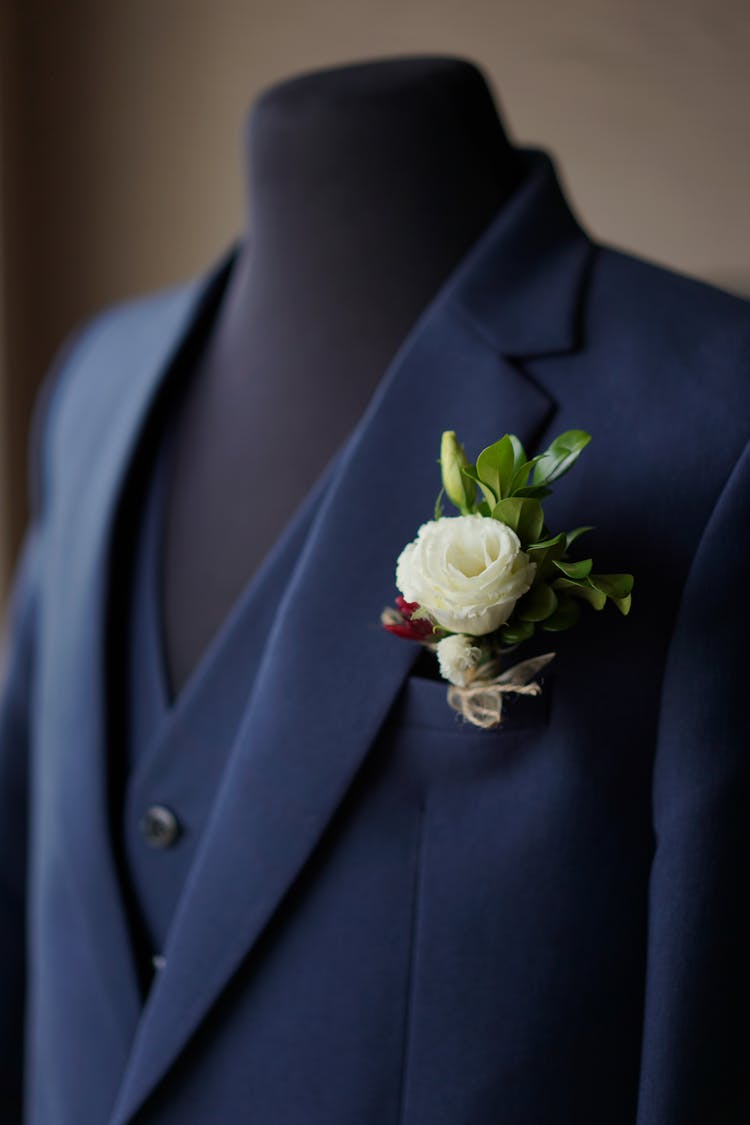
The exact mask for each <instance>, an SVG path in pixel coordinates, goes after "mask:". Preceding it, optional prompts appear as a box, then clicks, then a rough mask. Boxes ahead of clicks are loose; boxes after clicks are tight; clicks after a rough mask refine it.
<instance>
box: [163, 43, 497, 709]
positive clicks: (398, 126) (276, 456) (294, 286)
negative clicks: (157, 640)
mask: <svg viewBox="0 0 750 1125" xmlns="http://www.w3.org/2000/svg"><path fill="white" fill-rule="evenodd" d="M518 175H519V167H518V162H517V159H516V153H515V150H514V149H513V147H512V146H511V145H510V143H509V142H508V139H507V137H506V135H505V132H504V130H503V126H502V124H501V122H500V120H499V118H498V115H497V111H496V109H495V106H494V104H493V99H492V96H491V94H490V91H489V90H488V88H487V85H486V83H485V81H484V79H483V77H482V76H481V74H480V72H479V71H478V70H477V69H476V67H474V66H473V65H472V64H470V63H468V62H466V61H464V60H462V59H458V58H452V57H431V56H417V57H412V58H404V59H395V60H394V59H387V60H385V61H377V62H367V63H363V64H357V65H348V66H341V67H336V68H332V69H326V70H323V71H315V72H311V73H306V74H303V75H301V76H298V77H295V78H292V79H290V80H286V81H283V82H280V83H277V84H275V85H273V86H271V87H269V88H268V89H267V90H265V91H264V92H263V93H262V94H261V96H260V97H259V98H258V99H257V100H256V101H255V103H254V105H253V107H252V111H251V113H250V115H249V120H248V128H247V185H248V194H249V198H250V202H251V208H252V218H251V219H250V221H249V224H248V225H249V234H248V235H247V236H246V237H245V238H244V240H243V241H242V244H241V247H240V250H239V254H238V258H237V260H236V261H235V264H234V266H233V268H232V271H231V274H230V276H229V280H228V282H227V288H226V291H225V292H224V294H223V298H222V301H221V305H220V308H219V312H218V313H217V316H216V319H215V322H214V323H213V325H212V328H211V331H210V332H209V334H208V337H207V339H206V341H205V345H204V346H203V348H202V349H201V350H200V351H199V352H198V354H197V356H196V357H195V359H194V362H193V366H192V367H191V373H190V377H189V380H188V383H187V385H186V386H185V388H184V394H183V398H182V401H181V403H180V406H179V410H180V414H179V418H178V420H177V422H176V425H177V432H176V435H175V436H176V441H175V445H174V448H173V458H172V462H171V464H170V475H169V479H168V482H167V495H166V507H165V527H164V547H163V560H164V561H163V573H162V576H161V580H162V594H161V604H162V605H163V607H164V608H163V626H162V627H163V635H164V650H165V662H166V673H167V677H168V680H169V682H170V685H171V696H172V699H174V697H175V696H176V694H177V693H178V692H179V691H181V690H182V688H183V686H184V684H185V682H186V681H187V679H188V678H189V677H190V676H191V674H192V673H193V672H194V670H195V668H196V666H197V664H198V663H199V661H200V659H201V656H202V654H203V652H204V651H205V649H206V647H207V644H208V642H209V641H210V640H211V637H212V636H213V634H214V633H215V632H216V630H217V629H218V627H219V626H220V625H221V622H222V620H223V619H224V618H225V617H226V615H227V613H228V611H229V609H230V608H231V606H232V604H233V603H234V601H235V600H236V598H237V597H238V595H239V594H240V592H241V590H242V589H243V587H245V585H246V584H247V582H248V581H249V580H250V579H251V577H252V576H253V574H254V572H255V571H256V569H257V568H258V566H259V564H260V562H261V561H262V559H263V557H264V556H265V555H266V553H267V552H268V550H269V549H270V547H271V546H272V544H273V543H274V541H275V540H276V539H277V537H278V535H279V534H280V532H281V530H282V528H283V527H284V525H285V524H286V523H287V521H288V520H289V518H290V517H291V515H292V512H293V511H294V510H295V509H296V508H297V506H298V505H299V504H300V502H301V501H302V499H303V497H304V495H305V494H306V493H307V492H308V490H309V489H310V487H311V485H312V483H313V481H314V480H315V478H316V477H317V476H318V475H319V473H320V472H321V471H322V469H323V468H324V466H325V464H326V463H327V461H328V460H329V459H330V458H331V456H332V455H333V454H334V452H335V451H336V449H337V448H338V447H339V446H340V444H341V443H342V442H343V440H344V439H345V438H346V436H347V434H348V433H349V431H350V430H351V429H352V427H353V426H354V425H355V424H356V422H357V420H358V419H359V417H360V416H361V415H362V413H363V411H364V409H365V407H366V405H367V402H368V400H369V399H370V397H371V395H372V393H373V391H374V389H375V387H376V385H377V384H378V382H379V381H380V379H381V377H382V375H383V372H384V371H385V369H386V367H387V365H388V363H389V360H390V359H391V358H392V356H393V355H394V353H395V352H396V350H397V348H398V346H399V344H400V343H401V341H402V339H403V338H404V337H405V336H406V334H407V333H408V331H409V329H410V328H411V327H412V325H413V323H414V322H415V320H416V319H417V317H418V316H419V314H420V312H421V310H422V309H423V307H424V306H425V305H426V304H427V303H428V302H429V301H430V299H431V298H432V297H433V296H434V294H435V293H436V291H437V289H438V288H439V286H440V284H441V283H442V281H443V280H444V279H445V278H446V276H447V275H448V274H449V273H450V272H451V271H452V269H453V268H454V266H455V265H456V264H457V262H458V261H459V259H460V258H461V257H462V256H463V255H464V254H465V252H466V251H467V250H468V248H469V247H470V246H471V245H472V243H473V242H474V241H475V240H476V239H477V237H478V236H479V234H480V233H481V232H482V230H483V229H484V228H485V226H486V225H487V224H488V222H489V221H490V219H491V218H492V217H493V215H494V214H495V213H496V212H497V210H498V208H500V207H501V206H502V204H503V202H504V201H505V199H506V198H507V197H508V196H509V195H510V193H511V192H512V190H513V188H514V186H515V184H516V182H517V178H518Z"/></svg>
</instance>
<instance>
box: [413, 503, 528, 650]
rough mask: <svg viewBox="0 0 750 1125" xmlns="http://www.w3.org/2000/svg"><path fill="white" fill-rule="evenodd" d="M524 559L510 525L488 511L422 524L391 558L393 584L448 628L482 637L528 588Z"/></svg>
mask: <svg viewBox="0 0 750 1125" xmlns="http://www.w3.org/2000/svg"><path fill="white" fill-rule="evenodd" d="M535 570H536V563H533V562H529V557H528V555H527V554H526V553H525V552H524V551H522V550H521V541H520V539H519V538H518V536H517V535H516V533H515V531H513V530H512V528H510V527H508V526H507V525H506V524H504V523H501V522H500V521H499V520H495V519H492V517H491V516H480V515H476V514H475V515H471V516H443V517H442V518H441V519H439V520H430V521H429V522H428V523H423V524H422V526H421V527H420V528H419V531H418V532H417V537H416V539H413V540H412V542H411V543H407V545H406V546H405V547H404V549H403V551H402V552H401V554H400V555H399V557H398V560H397V562H396V585H397V586H398V588H399V590H400V591H401V593H402V594H403V596H404V597H405V598H406V600H407V601H409V602H419V604H420V605H421V606H423V607H424V609H426V610H427V611H428V613H430V614H431V615H432V616H433V617H434V618H435V620H436V621H437V622H438V624H440V625H442V626H443V627H444V628H446V629H449V630H450V631H451V632H452V633H469V634H470V635H472V636H481V635H482V634H484V633H491V632H493V630H495V629H497V628H498V627H499V626H500V625H502V624H503V623H504V622H505V621H507V620H508V618H509V617H510V615H511V613H512V612H513V607H514V606H515V604H516V602H517V601H518V599H519V598H520V597H521V596H522V595H523V594H525V593H526V591H527V590H529V589H530V587H531V583H532V582H533V580H534V571H535Z"/></svg>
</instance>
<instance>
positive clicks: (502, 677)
mask: <svg viewBox="0 0 750 1125" xmlns="http://www.w3.org/2000/svg"><path fill="white" fill-rule="evenodd" d="M554 656H555V653H554V652H545V653H544V654H543V655H542V656H532V657H531V659H530V660H522V661H520V663H518V664H514V665H513V667H512V668H508V669H506V671H505V672H501V673H500V674H499V675H496V676H492V677H491V678H487V677H486V676H482V677H481V678H480V677H478V676H476V677H475V678H474V679H473V680H472V681H471V682H470V683H468V684H466V685H465V686H464V687H458V685H456V684H451V685H450V687H449V688H448V703H449V704H450V706H451V707H452V708H453V710H454V711H458V712H459V714H460V715H462V716H463V718H464V719H465V720H466V721H467V722H469V723H473V724H474V726H476V727H481V728H482V729H483V730H491V729H492V728H493V727H499V726H500V725H501V723H502V718H503V700H504V698H505V696H506V695H511V694H513V695H540V694H541V690H542V686H541V684H539V683H537V682H536V681H535V680H534V676H536V674H537V672H539V671H541V669H542V668H544V667H545V665H547V664H549V662H550V660H552V659H553V657H554Z"/></svg>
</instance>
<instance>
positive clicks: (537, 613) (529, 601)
mask: <svg viewBox="0 0 750 1125" xmlns="http://www.w3.org/2000/svg"><path fill="white" fill-rule="evenodd" d="M556 609H557V595H556V594H555V592H554V590H553V589H552V587H551V586H549V585H548V584H547V583H546V582H537V583H536V585H535V586H532V587H531V589H530V590H529V592H528V593H527V594H524V595H523V597H522V598H521V600H520V601H519V603H518V605H517V606H516V609H515V613H516V615H517V616H518V618H519V620H521V621H544V620H545V618H547V617H549V616H550V614H552V613H554V612H555V610H556Z"/></svg>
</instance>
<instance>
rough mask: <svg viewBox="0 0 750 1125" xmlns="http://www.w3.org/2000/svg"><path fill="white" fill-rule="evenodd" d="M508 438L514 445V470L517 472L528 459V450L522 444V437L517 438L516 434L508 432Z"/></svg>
mask: <svg viewBox="0 0 750 1125" xmlns="http://www.w3.org/2000/svg"><path fill="white" fill-rule="evenodd" d="M508 438H509V439H510V444H511V445H512V446H513V472H514V473H517V472H518V470H519V469H520V467H521V465H523V463H524V461H525V460H526V450H525V449H524V447H523V445H522V444H521V440H520V438H517V437H516V435H515V434H508Z"/></svg>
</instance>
